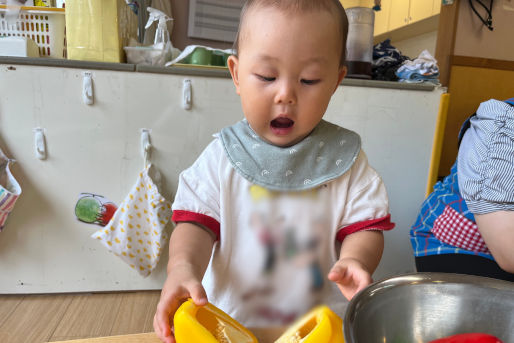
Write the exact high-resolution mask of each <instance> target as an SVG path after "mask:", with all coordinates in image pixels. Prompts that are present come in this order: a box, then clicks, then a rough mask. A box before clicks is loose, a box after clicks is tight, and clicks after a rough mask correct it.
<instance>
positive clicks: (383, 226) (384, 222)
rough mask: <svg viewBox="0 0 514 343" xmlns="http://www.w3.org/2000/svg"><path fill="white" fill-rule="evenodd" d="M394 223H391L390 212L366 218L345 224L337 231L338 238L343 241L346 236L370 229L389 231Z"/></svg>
mask: <svg viewBox="0 0 514 343" xmlns="http://www.w3.org/2000/svg"><path fill="white" fill-rule="evenodd" d="M394 225H395V224H394V223H391V215H390V214H388V215H387V216H385V217H382V218H377V219H370V220H364V221H361V222H358V223H355V224H351V225H348V226H345V227H344V228H342V229H340V230H339V231H338V232H337V235H336V239H337V240H338V241H339V242H342V241H343V240H344V239H345V237H346V236H348V235H350V234H352V233H354V232H357V231H368V230H379V231H387V230H392V229H393V228H394Z"/></svg>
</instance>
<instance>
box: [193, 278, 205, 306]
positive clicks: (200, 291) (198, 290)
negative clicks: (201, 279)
mask: <svg viewBox="0 0 514 343" xmlns="http://www.w3.org/2000/svg"><path fill="white" fill-rule="evenodd" d="M189 294H190V295H191V299H193V302H194V303H195V305H197V306H204V305H207V302H208V300H207V294H206V293H205V289H204V288H203V286H202V284H201V283H196V284H194V285H193V286H191V287H190V288H189Z"/></svg>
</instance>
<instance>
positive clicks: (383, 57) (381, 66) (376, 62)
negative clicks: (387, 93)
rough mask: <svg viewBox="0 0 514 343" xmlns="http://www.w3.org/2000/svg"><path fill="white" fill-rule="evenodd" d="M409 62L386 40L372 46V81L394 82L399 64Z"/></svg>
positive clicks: (407, 58)
mask: <svg viewBox="0 0 514 343" xmlns="http://www.w3.org/2000/svg"><path fill="white" fill-rule="evenodd" d="M406 60H409V57H407V56H405V55H402V53H401V52H400V50H398V49H397V48H395V47H394V46H392V45H391V40H390V39H386V40H384V41H383V42H381V43H378V44H376V45H375V46H373V62H372V68H371V69H372V78H373V80H384V81H396V80H398V77H397V76H396V70H397V69H398V68H399V67H400V66H401V64H402V63H403V62H404V61H406Z"/></svg>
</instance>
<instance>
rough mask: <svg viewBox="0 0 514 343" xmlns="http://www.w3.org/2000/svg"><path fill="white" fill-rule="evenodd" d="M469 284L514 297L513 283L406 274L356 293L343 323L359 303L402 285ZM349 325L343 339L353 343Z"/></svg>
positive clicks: (483, 278) (439, 275)
mask: <svg viewBox="0 0 514 343" xmlns="http://www.w3.org/2000/svg"><path fill="white" fill-rule="evenodd" d="M444 283H446V284H469V285H473V286H479V287H485V288H492V289H497V290H500V291H508V292H513V295H514V282H509V281H504V280H499V279H493V278H488V277H483V276H476V275H465V274H455V273H433V272H423V273H421V272H415V273H406V274H400V275H397V276H393V277H390V278H385V279H382V280H378V281H376V282H374V283H372V284H370V285H369V286H367V287H366V288H364V289H362V290H361V291H360V292H359V293H357V294H356V295H355V296H354V297H353V298H352V300H351V301H350V303H349V304H348V307H347V309H346V313H345V315H344V321H343V323H345V324H347V323H351V322H352V316H354V315H355V313H356V310H357V308H358V306H359V305H360V303H361V302H362V301H363V300H365V299H369V298H370V297H371V296H375V295H376V294H377V293H381V292H384V291H387V290H388V289H390V288H393V287H398V286H404V285H426V284H444ZM350 330H351V329H350V325H344V326H343V331H344V338H345V341H346V342H348V343H353V342H354V341H353V338H352V337H351V331H350Z"/></svg>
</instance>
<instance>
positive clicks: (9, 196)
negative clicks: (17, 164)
mask: <svg viewBox="0 0 514 343" xmlns="http://www.w3.org/2000/svg"><path fill="white" fill-rule="evenodd" d="M13 162H14V161H13V160H11V159H8V158H7V157H6V156H5V154H4V152H3V151H2V149H0V231H2V230H3V228H4V226H5V222H6V221H7V217H8V216H9V214H10V213H11V211H12V210H13V208H14V204H15V203H16V200H18V197H19V196H20V195H21V187H20V185H19V183H18V181H16V179H15V178H14V176H13V175H12V173H11V169H10V164H11V163H13Z"/></svg>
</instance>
